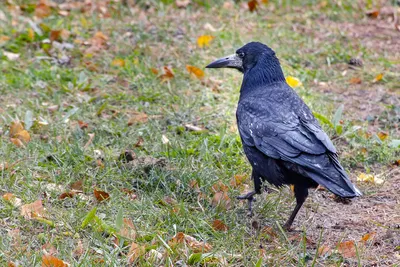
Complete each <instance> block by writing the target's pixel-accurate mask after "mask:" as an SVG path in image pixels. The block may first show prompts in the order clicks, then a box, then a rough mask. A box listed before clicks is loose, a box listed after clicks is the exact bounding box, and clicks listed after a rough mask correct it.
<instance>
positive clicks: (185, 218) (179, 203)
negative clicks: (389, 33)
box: [0, 1, 399, 266]
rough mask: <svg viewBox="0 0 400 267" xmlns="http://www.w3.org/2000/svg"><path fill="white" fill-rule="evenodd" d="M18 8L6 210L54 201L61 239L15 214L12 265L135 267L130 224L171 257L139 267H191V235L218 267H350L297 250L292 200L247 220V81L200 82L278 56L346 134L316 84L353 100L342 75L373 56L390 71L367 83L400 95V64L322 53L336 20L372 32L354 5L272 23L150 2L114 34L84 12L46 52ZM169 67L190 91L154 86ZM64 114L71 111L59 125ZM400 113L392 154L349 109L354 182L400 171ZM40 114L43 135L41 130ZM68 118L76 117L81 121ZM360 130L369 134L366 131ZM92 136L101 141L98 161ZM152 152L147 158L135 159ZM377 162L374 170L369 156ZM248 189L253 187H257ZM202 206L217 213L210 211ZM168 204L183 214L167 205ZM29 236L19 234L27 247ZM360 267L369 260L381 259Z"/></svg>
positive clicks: (117, 15) (337, 48) (279, 197)
mask: <svg viewBox="0 0 400 267" xmlns="http://www.w3.org/2000/svg"><path fill="white" fill-rule="evenodd" d="M16 2H17V3H18V4H20V5H27V6H25V9H24V10H25V11H22V13H21V14H20V17H17V16H16V15H15V14H14V13H13V11H12V12H10V11H9V8H10V7H9V6H2V7H1V8H0V10H2V12H3V13H4V14H5V16H6V20H2V21H0V23H1V24H0V25H2V26H1V27H0V36H7V37H9V40H7V41H5V42H3V43H0V44H1V46H2V47H1V48H0V57H1V59H2V60H1V61H0V68H1V75H0V93H1V96H0V136H1V139H0V164H1V163H2V162H7V163H8V165H11V167H9V168H7V169H5V170H3V171H0V178H1V179H0V188H1V193H2V194H4V193H7V192H10V193H12V194H14V195H15V196H16V197H18V198H20V199H21V200H22V203H23V204H27V203H31V202H34V201H36V200H38V199H42V201H43V205H44V206H45V208H46V209H47V212H48V219H49V220H51V221H52V222H53V223H54V227H52V226H50V225H48V224H46V223H43V222H40V221H37V220H26V219H24V218H23V216H21V214H20V209H19V208H18V207H15V206H13V205H12V204H10V203H9V202H8V201H6V200H4V199H2V200H0V233H1V235H0V263H1V265H5V264H7V262H10V261H12V262H14V263H18V264H20V266H40V265H41V261H42V255H43V251H42V249H41V247H42V246H43V245H44V244H51V246H53V247H54V248H55V249H56V250H57V254H56V256H57V257H58V258H60V259H63V260H65V261H67V262H69V263H70V264H71V265H72V266H92V265H93V264H99V265H100V266H123V265H126V264H127V263H126V262H127V257H126V254H127V252H128V250H129V246H130V242H128V241H127V240H125V241H126V242H125V243H121V244H120V246H118V247H116V246H114V244H113V242H112V239H113V234H115V232H117V229H118V225H119V224H120V222H118V220H119V219H118V218H117V217H118V216H121V215H122V216H123V217H124V218H130V219H131V220H132V221H133V223H134V224H135V227H136V230H137V237H136V240H135V243H137V244H139V245H143V246H145V247H146V252H147V251H150V250H151V249H154V250H157V251H158V252H160V253H162V254H163V257H162V260H160V261H157V262H156V263H152V262H151V260H150V259H149V258H148V257H147V256H144V255H143V256H141V257H140V258H139V259H137V261H136V263H137V264H139V265H140V266H158V265H163V266H170V264H174V266H176V265H177V264H178V262H179V261H180V262H182V263H187V262H188V261H189V257H190V255H192V254H193V253H194V251H192V250H191V249H186V250H185V249H183V250H180V249H179V248H172V250H170V249H169V248H168V247H166V244H167V243H168V241H169V240H171V238H172V237H173V236H174V235H175V234H176V233H177V232H184V233H185V234H187V235H191V236H193V237H195V238H196V239H197V240H198V241H204V242H207V243H209V244H211V245H212V250H211V251H210V252H211V253H212V255H213V256H212V257H211V258H209V261H210V262H208V263H207V266H219V265H223V263H221V262H226V264H228V265H232V266H254V265H255V264H256V263H257V262H258V261H259V259H260V246H262V247H264V248H266V252H265V255H264V257H261V258H262V262H263V264H268V266H276V265H283V266H307V265H309V264H310V263H311V262H312V261H313V260H314V259H315V262H316V263H317V264H333V265H334V266H340V264H341V263H343V262H344V261H345V259H344V258H343V257H342V256H341V255H340V254H332V256H329V257H325V258H324V257H322V258H321V257H320V258H318V257H317V256H316V249H315V248H314V249H309V248H308V247H307V248H306V245H305V242H303V241H300V242H298V241H294V242H293V241H289V240H288V239H287V237H286V236H285V234H284V233H283V232H281V231H280V228H279V227H278V224H282V223H283V221H284V220H285V219H286V218H287V216H288V214H289V212H290V210H291V208H292V204H293V198H292V196H291V194H290V191H289V190H288V189H287V188H283V189H280V190H276V191H273V192H272V193H271V194H269V195H268V196H266V197H262V198H265V200H263V201H258V202H257V205H256V212H257V216H256V218H255V219H254V218H253V219H249V218H247V216H246V210H245V208H246V206H245V205H243V204H241V203H239V202H238V201H236V200H235V196H237V195H239V194H240V188H238V187H234V186H231V185H230V184H229V181H230V180H231V179H232V177H233V176H234V175H238V174H245V175H249V174H250V167H249V164H248V163H247V161H246V159H245V156H244V154H243V152H242V149H241V143H240V139H239V137H238V134H237V132H236V130H235V128H234V127H232V126H233V125H234V122H235V106H236V102H237V99H238V91H239V90H238V89H239V87H240V82H241V77H240V75H239V74H238V73H235V72H233V71H231V70H227V71H220V72H216V71H215V72H214V71H212V72H211V71H206V77H205V79H209V78H211V77H212V78H213V79H216V80H219V81H221V85H219V86H218V91H215V90H212V87H213V86H214V85H213V83H212V82H211V83H206V84H204V83H202V82H200V81H199V80H198V79H196V78H194V77H191V76H190V75H189V73H188V72H187V71H186V68H185V66H186V65H194V66H197V67H199V68H201V69H203V67H204V66H205V65H206V64H207V63H209V62H210V61H211V60H212V59H214V58H216V57H220V56H223V55H225V54H230V53H233V52H234V51H235V49H237V48H238V47H240V46H241V45H243V44H244V43H246V42H248V41H251V40H259V41H262V42H265V43H267V44H268V45H270V46H271V47H272V48H274V49H275V50H276V51H277V54H278V56H279V57H280V59H281V62H282V65H283V67H284V71H285V74H287V75H291V76H295V77H298V78H299V79H300V80H301V81H302V82H303V84H304V87H300V88H297V89H296V90H297V91H298V93H299V94H300V95H301V96H302V97H303V98H304V99H305V101H306V102H307V103H308V104H309V105H310V107H312V109H313V110H314V111H315V112H318V113H320V114H322V115H323V116H325V117H326V118H328V120H330V121H333V120H334V119H333V118H334V113H335V111H336V109H337V107H338V106H339V104H337V103H334V102H332V101H331V100H330V99H327V98H326V97H325V96H324V95H320V94H317V93H315V92H314V91H313V89H312V88H313V87H315V85H314V83H313V81H314V80H318V81H323V82H331V83H332V84H333V86H336V87H348V88H349V90H351V89H352V85H349V83H348V78H347V77H346V78H344V77H342V75H341V70H340V69H338V68H335V66H336V65H337V64H343V63H346V62H347V61H348V60H349V59H350V58H351V57H353V56H354V55H357V54H359V53H363V55H364V59H366V60H369V61H371V62H374V63H373V64H374V65H375V69H376V70H375V72H373V73H371V72H370V70H369V69H363V70H360V71H359V72H358V75H359V76H360V77H362V78H363V79H364V78H365V80H372V79H373V78H374V77H375V73H379V71H383V70H385V72H386V73H387V75H385V79H384V80H383V81H382V84H383V86H385V88H387V89H388V90H391V89H393V90H394V89H395V88H396V86H398V85H396V79H397V80H398V78H399V76H398V74H396V72H395V71H394V68H395V64H396V62H394V61H393V60H392V59H391V58H390V57H389V56H387V55H381V54H377V53H375V52H374V51H372V50H371V49H370V48H368V47H365V46H363V44H362V43H359V42H350V41H349V38H348V37H346V36H342V34H341V32H340V30H339V29H336V30H335V31H331V34H332V35H331V36H329V38H327V39H320V38H317V37H320V35H319V34H320V32H318V30H317V29H316V26H315V25H313V22H314V21H315V20H317V19H319V18H321V17H322V18H327V19H329V20H331V21H333V22H337V23H339V22H347V21H350V22H356V21H357V20H358V19H360V18H362V17H363V15H362V11H361V12H360V10H359V9H358V7H357V6H356V5H355V4H352V2H353V1H344V2H345V3H343V4H342V5H341V6H337V4H336V1H327V5H326V6H322V7H318V6H317V5H316V2H318V1H308V4H307V5H304V6H303V5H302V4H300V2H302V1H298V3H294V4H293V3H289V2H288V1H271V2H272V3H269V4H268V5H267V6H266V7H262V9H261V11H260V12H259V13H250V12H249V11H247V10H245V9H243V8H241V7H240V6H239V5H237V6H236V5H234V4H233V6H232V8H231V9H224V8H222V7H221V6H222V3H219V2H218V3H214V2H213V3H210V1H208V2H207V1H194V2H199V3H198V4H192V5H190V6H189V7H188V8H187V9H183V10H180V9H177V8H176V7H175V6H174V5H173V4H168V2H174V1H163V2H166V3H164V4H162V3H161V2H160V3H159V2H158V1H149V3H150V6H151V7H150V9H146V4H144V3H141V4H140V5H141V6H142V7H141V8H140V7H138V6H134V7H133V9H131V10H130V9H128V8H127V7H126V6H124V5H123V4H121V3H114V4H112V5H111V6H108V7H107V8H108V11H107V13H108V14H109V15H110V17H109V18H102V17H101V16H100V13H99V12H94V13H90V12H86V13H82V12H80V11H79V10H75V11H71V13H70V15H68V16H66V17H63V16H60V15H58V14H57V12H56V10H55V9H54V10H52V15H51V16H49V17H47V18H44V19H43V20H40V21H35V20H34V23H36V25H37V27H39V28H40V29H41V32H42V35H39V34H38V33H37V32H35V33H34V37H33V39H32V38H31V37H29V29H32V26H31V25H30V24H29V23H27V22H26V21H25V22H24V21H23V19H22V18H25V19H26V18H32V16H33V14H34V13H33V12H32V11H33V10H34V6H35V5H34V4H35V3H36V2H33V1H32V2H29V1H16ZM342 2H343V1H342ZM32 4H33V5H32ZM27 7H28V8H27ZM32 8H33V9H32ZM147 8H148V7H147ZM30 10H31V11H30ZM140 12H143V14H145V16H146V19H147V20H148V22H147V23H146V22H144V21H139V19H138V16H139V14H140ZM13 14H14V15H13ZM12 18H14V20H15V23H14V24H12ZM142 18H143V17H142ZM206 23H210V24H211V25H213V26H214V27H215V28H217V29H218V28H220V27H222V28H223V29H222V30H220V31H217V32H210V31H209V30H205V29H204V24H206ZM293 27H304V28H305V29H306V30H308V31H310V32H311V33H310V34H304V33H301V32H300V31H297V30H293ZM50 29H66V30H68V31H70V33H71V34H70V36H69V37H68V38H67V39H66V40H64V43H70V44H74V47H73V48H72V49H70V50H65V51H59V50H57V49H55V48H54V47H53V48H51V45H50V44H44V43H43V40H45V39H47V38H48V37H49V31H50ZM98 31H101V32H102V33H103V34H104V35H106V36H107V37H108V40H107V45H105V46H104V47H103V48H102V49H100V50H99V51H97V52H96V53H93V54H86V55H85V50H86V49H87V48H88V46H87V45H85V44H83V43H82V42H84V41H87V42H90V39H91V38H92V37H93V35H94V34H95V33H96V32H98ZM204 34H212V35H213V36H215V39H214V40H213V41H212V42H211V45H210V47H207V48H204V49H200V48H198V47H197V45H196V39H197V37H199V36H200V35H204ZM49 49H50V50H49ZM4 51H8V52H13V53H18V54H20V58H19V59H18V60H15V61H12V60H9V59H8V58H7V57H6V56H5V55H4ZM49 51H50V52H49ZM49 53H50V54H51V56H52V57H53V58H58V59H60V57H61V56H62V55H66V56H68V57H70V58H71V60H70V62H69V64H65V65H60V64H56V63H54V62H53V61H52V60H48V59H41V58H40V57H49ZM115 58H122V59H124V61H125V66H123V67H117V66H112V64H111V62H112V60H113V59H115ZM328 62H329V64H328ZM90 66H92V67H93V66H95V67H94V68H95V69H93V68H92V69H91V68H90ZM164 66H170V67H171V68H172V69H173V71H174V75H175V77H174V78H173V79H171V80H169V81H167V82H161V81H160V79H159V78H158V75H159V74H158V75H155V74H153V73H152V72H151V70H150V69H151V68H155V69H157V70H158V71H159V72H160V74H162V69H163V67H164ZM54 105H57V106H58V108H56V109H55V110H49V107H50V106H54ZM397 108H398V107H397ZM74 109H75V110H74ZM393 109H394V107H388V111H387V114H386V115H385V114H380V116H381V118H382V119H381V121H382V122H383V124H382V126H381V128H380V129H381V130H385V131H387V132H388V133H389V138H388V140H386V141H383V142H380V141H377V140H376V139H374V138H372V137H371V138H368V137H366V136H364V135H362V134H360V133H361V132H363V131H365V130H366V129H367V124H368V123H367V122H359V121H353V120H348V119H347V118H346V107H345V113H344V114H345V115H343V117H342V118H341V120H343V121H344V123H343V128H344V129H343V132H342V133H340V134H339V136H338V137H339V139H338V140H345V142H346V144H347V145H343V144H342V143H341V142H339V141H338V142H337V144H338V145H339V148H340V150H341V151H343V150H346V151H348V153H346V154H345V155H343V156H342V162H343V165H344V166H345V167H346V168H348V169H349V170H350V171H351V168H352V167H354V166H356V165H357V164H362V165H363V166H364V168H365V170H370V169H371V168H372V169H373V168H376V164H378V165H379V166H386V165H388V164H391V163H392V162H393V161H394V160H395V159H396V157H398V153H399V152H398V150H397V152H396V150H395V149H394V148H391V147H390V146H389V145H388V144H389V142H390V141H391V140H392V139H396V136H393V135H394V134H395V129H394V127H393V126H392V124H393V123H394V120H395V118H393V115H391V114H393V112H392V111H393ZM71 110H73V111H74V112H73V114H71ZM28 111H30V112H32V114H33V115H32V118H33V119H30V118H29V116H28V119H25V117H26V114H27V112H28ZM134 111H139V112H145V113H146V114H148V116H149V119H148V121H147V122H145V123H138V124H134V125H132V126H128V124H127V122H128V119H129V118H130V116H131V115H132V114H133V112H134ZM68 112H70V115H71V116H70V117H68V118H66V114H68ZM391 116H392V117H391ZM18 119H19V120H21V121H25V122H27V123H28V124H29V123H30V122H33V125H32V127H31V128H30V129H28V131H29V133H30V134H31V138H32V140H31V142H29V143H28V144H26V147H25V148H18V147H16V146H15V145H14V144H13V143H11V142H10V140H9V133H8V132H9V126H10V124H11V122H13V121H16V120H18ZM78 120H81V121H84V122H86V123H88V128H87V129H80V127H79V126H78V124H77V121H78ZM39 122H46V124H47V125H42V124H43V123H42V124H40V123H39ZM185 124H193V125H198V126H201V127H204V128H205V129H206V131H204V132H200V133H198V132H192V131H188V130H186V129H185V127H184V125H185ZM323 126H324V128H325V129H326V130H327V131H328V133H329V134H330V135H335V134H337V133H336V131H335V130H334V129H331V128H330V127H329V125H328V124H323ZM355 126H358V127H359V128H360V129H359V130H357V131H354V127H355ZM349 132H350V133H349ZM88 133H93V134H94V135H95V137H94V139H93V141H92V143H91V144H89V145H88V146H87V148H85V147H84V146H85V144H86V143H87V142H88V140H89V137H88ZM163 135H165V136H166V137H167V138H168V139H169V143H168V144H163V142H162V136H163ZM140 137H141V138H143V140H144V143H143V145H142V146H141V147H135V146H134V145H135V144H136V142H137V141H138V140H139V138H140ZM397 139H398V137H397ZM361 148H365V149H366V150H367V151H368V155H365V154H362V153H360V149H361ZM126 149H129V150H134V152H135V154H136V156H137V157H141V158H143V157H146V158H157V159H159V158H164V159H165V162H166V164H165V165H161V166H158V165H156V166H150V167H149V166H142V165H140V164H139V165H138V166H135V167H132V166H131V164H126V163H123V162H122V161H121V160H119V156H120V154H121V153H123V152H124V151H125V150H126ZM95 150H98V151H101V152H102V153H103V160H102V164H103V166H99V165H98V164H97V163H96V159H97V158H96V154H95ZM396 153H397V154H396ZM14 163H15V164H14ZM13 164H14V165H13ZM79 180H83V191H84V193H83V194H81V195H77V196H75V197H74V198H67V199H64V200H59V199H58V196H59V195H60V194H61V193H63V192H65V191H67V190H68V189H69V185H70V184H72V183H74V182H76V181H79ZM193 181H197V183H198V185H199V191H196V190H194V189H193V187H192V186H191V184H192V183H193ZM218 181H221V182H222V183H224V184H225V185H227V186H228V187H229V190H228V195H229V197H230V199H231V203H232V208H231V209H228V210H226V209H224V207H223V206H222V207H221V206H217V207H215V206H213V205H211V204H210V203H211V199H212V197H213V195H214V192H213V190H212V186H213V185H215V184H216V183H217V182H218ZM246 184H248V185H249V186H250V187H251V186H252V184H251V181H250V180H249V179H247V181H246ZM52 185H56V186H60V187H61V189H57V188H54V186H52ZM94 188H97V189H99V190H103V191H106V192H108V193H109V194H110V199H109V200H108V201H103V202H101V203H98V202H97V201H96V200H95V199H94V197H93V189H94ZM123 188H127V189H132V190H134V191H135V193H136V194H137V196H138V197H137V199H136V200H131V199H129V196H128V195H127V194H126V193H124V192H122V191H121V189H123ZM199 192H201V193H202V195H203V196H204V198H198V195H199ZM166 196H168V197H170V198H172V199H174V200H175V201H176V203H175V204H172V205H171V204H168V203H165V197H166ZM262 198H261V197H260V198H259V199H260V200H261V199H262ZM94 207H97V213H96V214H97V217H98V218H100V220H101V221H97V222H96V220H95V219H92V220H90V221H89V224H88V225H87V226H85V227H82V222H83V221H84V219H85V217H86V216H87V214H88V213H89V211H91V210H92V209H93V208H94ZM118 214H119V215H118ZM215 219H219V220H222V221H223V222H224V223H225V224H226V225H227V226H228V227H229V230H228V231H227V232H219V231H215V230H214V229H213V227H212V222H213V221H214V220H215ZM253 221H258V222H259V223H261V226H260V227H261V228H263V227H264V226H269V227H272V228H273V229H274V230H273V231H274V232H275V233H276V234H277V237H275V238H273V237H271V236H269V235H268V234H265V233H264V234H263V233H260V231H259V230H258V229H255V228H254V227H253V226H252V222H253ZM16 229H18V230H19V234H18V235H17V237H15V236H14V237H13V234H12V233H15V231H16ZM323 239H324V236H323V235H322V236H321V240H323ZM78 242H82V244H83V247H84V253H82V254H76V253H73V251H74V249H75V248H76V247H77V244H78ZM164 242H165V243H164ZM146 255H147V254H146ZM360 257H361V260H363V257H366V254H361V255H360ZM215 258H216V259H218V260H219V261H217V260H215ZM193 261H194V260H193V258H192V263H193ZM194 265H201V264H200V263H199V262H197V263H195V264H194Z"/></svg>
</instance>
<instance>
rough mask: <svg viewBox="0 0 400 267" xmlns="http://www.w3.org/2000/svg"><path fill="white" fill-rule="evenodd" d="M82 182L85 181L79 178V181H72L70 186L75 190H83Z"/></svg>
mask: <svg viewBox="0 0 400 267" xmlns="http://www.w3.org/2000/svg"><path fill="white" fill-rule="evenodd" d="M82 184H83V181H82V180H79V181H76V182H75V183H72V184H71V186H70V187H71V189H72V190H74V191H78V192H83V186H82Z"/></svg>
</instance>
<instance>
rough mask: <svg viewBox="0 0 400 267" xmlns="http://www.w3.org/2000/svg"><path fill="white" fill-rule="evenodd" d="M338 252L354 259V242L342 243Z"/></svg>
mask: <svg viewBox="0 0 400 267" xmlns="http://www.w3.org/2000/svg"><path fill="white" fill-rule="evenodd" d="M338 252H339V253H340V254H342V256H343V257H345V258H353V257H355V256H356V246H355V244H354V241H345V242H341V243H339V245H338Z"/></svg>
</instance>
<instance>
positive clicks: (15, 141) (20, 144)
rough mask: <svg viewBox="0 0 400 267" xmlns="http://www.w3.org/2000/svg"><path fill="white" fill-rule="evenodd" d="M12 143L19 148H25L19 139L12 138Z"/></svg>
mask: <svg viewBox="0 0 400 267" xmlns="http://www.w3.org/2000/svg"><path fill="white" fill-rule="evenodd" d="M10 141H11V143H13V144H14V145H16V146H17V147H25V146H24V143H22V141H21V140H19V139H17V138H10Z"/></svg>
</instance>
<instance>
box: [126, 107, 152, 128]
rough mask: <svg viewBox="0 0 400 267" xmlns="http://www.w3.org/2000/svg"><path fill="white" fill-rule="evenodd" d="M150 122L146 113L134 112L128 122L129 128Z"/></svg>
mask: <svg viewBox="0 0 400 267" xmlns="http://www.w3.org/2000/svg"><path fill="white" fill-rule="evenodd" d="M147 120H148V116H147V114H146V113H144V112H136V111H135V112H133V113H132V115H131V117H130V118H129V120H128V126H131V125H134V124H137V123H145V122H147Z"/></svg>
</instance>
